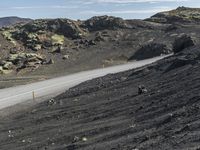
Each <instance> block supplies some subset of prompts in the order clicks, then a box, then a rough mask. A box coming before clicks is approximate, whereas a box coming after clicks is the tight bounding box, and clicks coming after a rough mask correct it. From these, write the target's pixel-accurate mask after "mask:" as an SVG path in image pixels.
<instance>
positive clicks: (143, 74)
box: [0, 36, 200, 150]
mask: <svg viewBox="0 0 200 150" xmlns="http://www.w3.org/2000/svg"><path fill="white" fill-rule="evenodd" d="M182 39H185V42H179V43H180V44H179V45H174V52H175V54H174V55H173V56H170V57H168V58H165V59H164V60H160V61H158V62H156V63H154V64H151V65H148V66H145V67H142V68H139V69H136V70H130V71H127V72H122V73H118V74H113V75H107V76H105V77H102V78H98V79H94V80H91V81H87V82H85V83H82V84H80V85H78V86H76V87H74V88H72V89H70V90H68V91H66V92H65V93H63V94H61V95H59V96H57V97H55V98H54V99H50V100H47V101H45V102H43V103H41V104H38V105H36V106H33V107H32V108H29V109H28V110H26V111H22V112H19V113H15V114H14V115H11V116H9V117H6V118H1V121H0V122H1V123H0V149H1V150H7V149H15V150H18V149H59V150H77V149H81V150H82V149H87V150H90V149H99V150H101V149H108V150H109V149H116V150H121V149H126V150H132V149H135V150H140V149H143V150H149V149H152V150H160V149H165V150H172V149H175V150H176V149H177V150H180V149H183V150H188V149H196V150H197V149H199V137H200V135H199V132H198V131H199V119H200V115H199V114H200V109H199V107H200V94H199V87H200V78H199V74H200V46H199V45H196V46H194V45H193V44H189V45H185V43H187V42H188V41H190V39H189V38H186V36H182V37H179V41H181V40H182ZM138 85H143V86H144V87H145V88H146V91H145V92H144V93H142V94H141V93H138Z"/></svg>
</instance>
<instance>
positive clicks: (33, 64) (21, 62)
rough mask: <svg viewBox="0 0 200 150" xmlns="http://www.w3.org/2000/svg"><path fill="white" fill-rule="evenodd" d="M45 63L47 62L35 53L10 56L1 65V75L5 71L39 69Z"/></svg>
mask: <svg viewBox="0 0 200 150" xmlns="http://www.w3.org/2000/svg"><path fill="white" fill-rule="evenodd" d="M44 62H46V59H45V58H44V57H43V56H41V55H39V54H35V53H18V54H10V55H9V57H8V58H7V59H6V60H4V61H1V63H0V67H1V73H4V72H5V70H10V71H12V70H16V71H20V70H21V69H25V68H37V67H38V66H39V65H42V64H43V63H44Z"/></svg>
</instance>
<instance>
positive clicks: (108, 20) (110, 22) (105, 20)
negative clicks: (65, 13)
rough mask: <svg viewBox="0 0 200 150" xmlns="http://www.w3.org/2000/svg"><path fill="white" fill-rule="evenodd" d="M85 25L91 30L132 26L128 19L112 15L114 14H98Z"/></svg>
mask: <svg viewBox="0 0 200 150" xmlns="http://www.w3.org/2000/svg"><path fill="white" fill-rule="evenodd" d="M83 26H84V27H86V28H88V29H89V30H90V31H98V30H104V29H118V28H122V29H123V28H129V29H130V28H132V26H131V25H130V24H128V23H127V21H125V20H123V19H122V18H117V17H112V16H98V17H93V18H91V19H88V20H87V21H85V22H84V24H83Z"/></svg>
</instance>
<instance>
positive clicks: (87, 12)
mask: <svg viewBox="0 0 200 150" xmlns="http://www.w3.org/2000/svg"><path fill="white" fill-rule="evenodd" d="M171 9H172V8H170V7H160V8H153V9H148V10H117V11H116V10H115V11H83V12H81V13H84V14H92V15H112V14H113V15H115V14H151V13H158V12H162V11H169V10H171Z"/></svg>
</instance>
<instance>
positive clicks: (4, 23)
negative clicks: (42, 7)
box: [0, 16, 31, 28]
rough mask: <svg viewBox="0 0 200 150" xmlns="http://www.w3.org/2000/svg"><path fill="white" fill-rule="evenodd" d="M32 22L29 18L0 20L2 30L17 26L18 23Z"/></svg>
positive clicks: (5, 18) (4, 18)
mask: <svg viewBox="0 0 200 150" xmlns="http://www.w3.org/2000/svg"><path fill="white" fill-rule="evenodd" d="M30 21H31V19H29V18H20V17H16V16H11V17H3V18H0V28H1V27H6V26H11V25H15V24H17V23H28V22H30Z"/></svg>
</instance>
